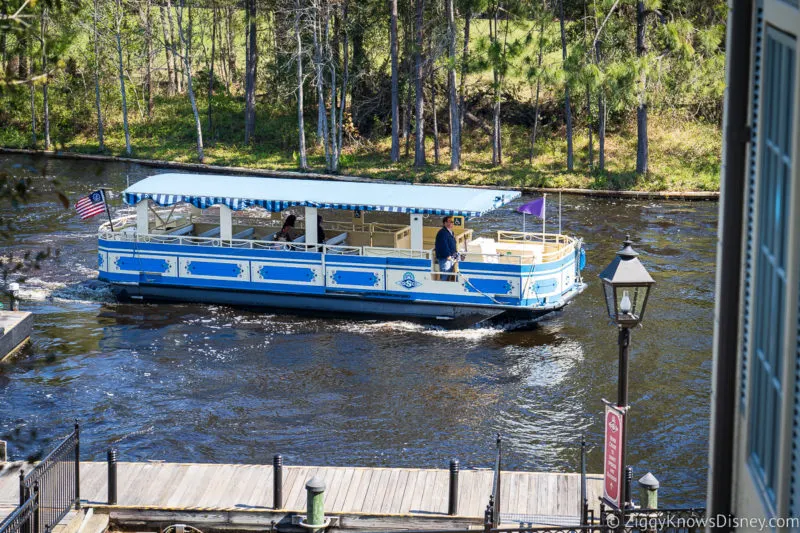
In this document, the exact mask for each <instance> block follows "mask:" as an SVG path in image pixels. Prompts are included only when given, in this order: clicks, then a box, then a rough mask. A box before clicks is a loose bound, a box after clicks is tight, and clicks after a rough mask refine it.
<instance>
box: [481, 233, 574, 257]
mask: <svg viewBox="0 0 800 533" xmlns="http://www.w3.org/2000/svg"><path fill="white" fill-rule="evenodd" d="M576 242H577V241H576V240H575V239H574V238H572V237H569V236H567V235H561V234H558V233H536V232H532V231H526V232H522V231H498V232H497V247H498V248H500V249H502V248H503V244H512V245H515V247H516V246H518V245H520V244H522V245H524V244H527V243H531V244H537V245H540V246H541V259H539V257H538V255H539V254H538V253H537V262H539V261H541V262H542V263H549V262H551V261H558V260H559V259H561V258H563V257H565V256H567V255H569V254H571V253H573V252H574V250H575V245H576ZM515 251H517V250H516V249H515ZM522 255H523V256H524V255H526V254H525V252H524V251H523V252H522Z"/></svg>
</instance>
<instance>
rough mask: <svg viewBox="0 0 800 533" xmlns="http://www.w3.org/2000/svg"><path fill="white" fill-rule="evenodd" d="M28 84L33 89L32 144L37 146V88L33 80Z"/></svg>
mask: <svg viewBox="0 0 800 533" xmlns="http://www.w3.org/2000/svg"><path fill="white" fill-rule="evenodd" d="M28 86H29V87H30V89H31V90H30V92H31V144H32V145H33V147H34V148H36V90H35V89H34V88H33V82H30V83H29V84H28Z"/></svg>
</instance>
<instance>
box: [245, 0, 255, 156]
mask: <svg viewBox="0 0 800 533" xmlns="http://www.w3.org/2000/svg"><path fill="white" fill-rule="evenodd" d="M256 13H257V12H256V0H247V19H248V25H249V28H250V29H249V35H248V36H249V42H250V45H249V46H248V49H247V55H248V60H249V62H248V64H247V83H246V93H245V111H244V113H245V119H244V127H245V131H244V142H245V144H249V143H250V142H252V141H253V136H254V135H255V131H256V70H257V64H258V44H257V39H256Z"/></svg>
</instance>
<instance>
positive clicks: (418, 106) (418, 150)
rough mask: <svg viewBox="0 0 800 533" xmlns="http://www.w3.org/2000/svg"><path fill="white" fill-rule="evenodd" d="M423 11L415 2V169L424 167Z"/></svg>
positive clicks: (421, 4)
mask: <svg viewBox="0 0 800 533" xmlns="http://www.w3.org/2000/svg"><path fill="white" fill-rule="evenodd" d="M424 9H425V0H416V10H417V16H416V24H415V30H416V39H415V42H414V44H415V49H414V88H415V105H414V120H415V126H414V137H415V139H414V166H415V167H417V168H420V167H423V166H425V117H424V114H425V96H424V94H423V85H422V81H423V78H424V75H423V68H422V45H423V35H424V30H423V27H422V24H423V21H424V19H423V12H424Z"/></svg>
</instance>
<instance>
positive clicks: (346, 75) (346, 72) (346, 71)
mask: <svg viewBox="0 0 800 533" xmlns="http://www.w3.org/2000/svg"><path fill="white" fill-rule="evenodd" d="M348 4H349V3H348V0H344V2H342V26H343V27H344V33H343V34H342V38H343V39H344V42H343V44H342V55H343V56H344V58H343V65H342V69H343V73H342V90H341V91H340V93H341V96H340V98H341V102H340V103H339V142H338V144H337V146H338V147H339V155H341V153H342V132H343V131H344V109H345V106H346V105H347V84H348V82H349V79H350V64H349V62H350V58H349V52H350V40H349V37H348V34H347V28H348V26H347V11H348V9H347V8H348ZM337 159H338V157H337ZM337 168H338V162H337Z"/></svg>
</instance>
